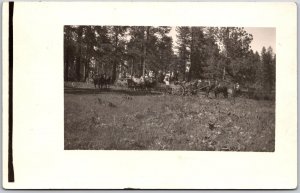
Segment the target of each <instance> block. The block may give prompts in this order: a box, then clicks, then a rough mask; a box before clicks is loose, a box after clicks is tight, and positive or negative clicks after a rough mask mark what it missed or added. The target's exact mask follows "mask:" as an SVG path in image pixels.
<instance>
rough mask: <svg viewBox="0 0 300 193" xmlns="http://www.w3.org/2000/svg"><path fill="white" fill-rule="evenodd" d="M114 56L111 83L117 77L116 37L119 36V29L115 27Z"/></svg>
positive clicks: (117, 40)
mask: <svg viewBox="0 0 300 193" xmlns="http://www.w3.org/2000/svg"><path fill="white" fill-rule="evenodd" d="M115 30H116V31H115V45H114V47H115V56H114V61H113V68H112V81H115V80H116V77H117V48H118V42H119V39H118V35H119V27H116V29H115Z"/></svg>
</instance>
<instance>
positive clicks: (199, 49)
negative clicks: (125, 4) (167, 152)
mask: <svg viewBox="0 0 300 193" xmlns="http://www.w3.org/2000/svg"><path fill="white" fill-rule="evenodd" d="M149 73H151V74H153V75H154V77H155V78H157V79H159V78H160V77H162V76H164V75H165V74H171V76H172V77H173V78H174V80H178V81H192V80H197V79H210V80H223V81H229V82H239V83H240V84H241V85H245V86H248V87H249V86H251V87H255V88H257V89H264V90H268V91H272V90H274V89H275V82H276V81H275V77H276V76H275V74H276V54H275V28H242V27H193V26H192V27H190V26H177V27H169V26H65V27H64V79H65V81H89V80H90V79H92V77H93V76H94V75H95V74H105V75H107V76H109V77H111V78H112V80H113V81H116V80H117V79H119V78H124V77H126V76H136V77H141V76H146V75H149Z"/></svg>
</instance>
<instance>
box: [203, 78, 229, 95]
mask: <svg viewBox="0 0 300 193" xmlns="http://www.w3.org/2000/svg"><path fill="white" fill-rule="evenodd" d="M208 84H209V85H208V86H207V88H206V96H207V97H208V96H209V93H210V92H212V91H213V92H214V94H215V97H216V98H218V96H219V94H220V93H222V94H223V96H224V97H225V98H228V87H227V86H226V85H224V84H221V83H219V82H218V81H215V82H213V83H211V82H210V81H209V82H208Z"/></svg>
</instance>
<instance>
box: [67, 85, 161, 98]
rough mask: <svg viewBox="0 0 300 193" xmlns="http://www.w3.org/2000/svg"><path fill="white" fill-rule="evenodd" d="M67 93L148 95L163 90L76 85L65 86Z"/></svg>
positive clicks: (159, 93) (158, 93) (156, 93)
mask: <svg viewBox="0 0 300 193" xmlns="http://www.w3.org/2000/svg"><path fill="white" fill-rule="evenodd" d="M64 93H65V94H76V95H87V94H104V93H105V94H107V93H112V94H127V95H130V96H146V95H161V94H162V93H161V92H158V91H153V90H151V91H150V90H129V89H113V88H103V89H98V88H97V89H95V88H74V87H68V86H65V87H64Z"/></svg>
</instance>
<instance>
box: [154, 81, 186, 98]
mask: <svg viewBox="0 0 300 193" xmlns="http://www.w3.org/2000/svg"><path fill="white" fill-rule="evenodd" d="M156 90H158V91H160V92H163V93H166V94H172V95H178V96H182V95H184V93H185V90H184V86H183V85H181V84H175V83H171V84H170V85H166V84H162V83H158V84H157V86H156Z"/></svg>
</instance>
